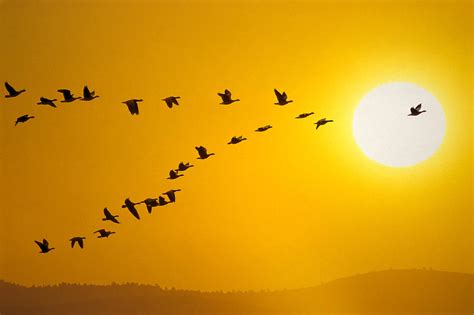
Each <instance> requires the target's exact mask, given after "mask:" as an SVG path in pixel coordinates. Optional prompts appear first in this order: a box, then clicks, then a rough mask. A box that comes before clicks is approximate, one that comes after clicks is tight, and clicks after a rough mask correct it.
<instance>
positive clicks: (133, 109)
mask: <svg viewBox="0 0 474 315" xmlns="http://www.w3.org/2000/svg"><path fill="white" fill-rule="evenodd" d="M138 102H143V100H142V99H135V98H134V99H131V100H128V101H125V102H122V103H123V104H125V105H127V107H128V110H129V111H130V114H132V115H138V114H139V111H138Z"/></svg>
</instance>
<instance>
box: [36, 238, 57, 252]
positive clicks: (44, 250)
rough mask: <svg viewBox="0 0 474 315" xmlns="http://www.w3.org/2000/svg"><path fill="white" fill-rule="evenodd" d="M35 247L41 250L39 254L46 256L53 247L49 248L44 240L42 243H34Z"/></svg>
mask: <svg viewBox="0 0 474 315" xmlns="http://www.w3.org/2000/svg"><path fill="white" fill-rule="evenodd" d="M35 243H36V245H38V246H39V248H40V249H41V251H40V253H41V254H46V253H47V252H49V251H52V250H53V249H54V247H49V242H48V241H47V240H46V239H45V238H44V239H43V242H39V241H35Z"/></svg>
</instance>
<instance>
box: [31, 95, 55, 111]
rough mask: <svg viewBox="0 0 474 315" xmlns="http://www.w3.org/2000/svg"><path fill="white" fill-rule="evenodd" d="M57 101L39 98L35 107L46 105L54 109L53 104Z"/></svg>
mask: <svg viewBox="0 0 474 315" xmlns="http://www.w3.org/2000/svg"><path fill="white" fill-rule="evenodd" d="M56 101H57V99H55V98H54V99H52V100H51V99H49V98H46V97H40V101H39V102H38V103H36V105H48V106H51V107H54V108H56V104H54V102H56Z"/></svg>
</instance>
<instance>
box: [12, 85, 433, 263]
mask: <svg viewBox="0 0 474 315" xmlns="http://www.w3.org/2000/svg"><path fill="white" fill-rule="evenodd" d="M5 88H6V90H7V92H8V94H7V95H5V97H6V98H12V97H17V96H19V95H20V94H22V93H24V92H26V90H25V89H22V90H16V89H15V88H13V87H12V86H11V85H10V84H9V83H8V82H5ZM58 92H59V93H61V94H62V95H63V100H61V102H63V103H70V102H73V101H76V100H81V101H92V100H94V99H95V98H98V97H99V96H98V95H96V94H95V92H94V91H90V90H89V88H88V87H87V86H85V87H84V89H83V96H82V97H75V96H74V95H73V94H72V93H71V91H70V90H67V89H60V90H58ZM274 93H275V96H276V98H277V102H276V103H274V104H275V105H279V106H284V105H287V104H289V103H291V102H293V101H292V100H288V96H287V94H286V93H285V92H283V93H280V92H279V91H278V90H277V89H274ZM217 95H218V96H219V97H220V98H221V99H222V102H221V103H220V104H222V105H230V104H232V103H234V102H238V101H240V99H233V98H232V93H231V92H230V91H229V90H227V89H226V90H225V91H224V93H217ZM178 99H180V97H179V96H169V97H166V98H164V99H162V101H164V102H165V103H166V106H167V107H168V108H170V109H171V108H173V106H177V105H179V102H178ZM142 101H143V100H142V99H130V100H127V101H124V102H122V103H123V104H125V105H127V108H128V110H129V111H130V114H132V115H138V114H139V107H138V103H139V102H142ZM54 102H57V99H48V98H46V97H40V99H39V102H38V103H37V105H47V106H51V107H54V108H56V104H55V103H54ZM421 106H422V105H421V104H418V105H417V106H416V107H411V108H410V114H409V115H408V116H418V115H420V114H421V113H424V112H426V111H425V110H421ZM311 115H314V112H309V113H302V114H300V115H298V116H297V117H295V118H296V119H303V118H306V117H309V116H311ZM32 118H35V116H30V115H28V114H26V115H22V116H20V117H18V118H17V119H16V122H15V126H16V125H17V124H18V123H25V122H27V121H28V120H30V119H32ZM330 122H333V120H331V119H326V118H321V119H319V120H318V121H317V122H315V123H314V124H315V125H316V129H318V128H319V127H320V126H323V125H325V124H327V123H330ZM270 128H272V126H271V125H265V126H262V127H259V128H257V129H255V132H264V131H267V130H268V129H270ZM245 140H247V138H245V137H243V136H234V137H232V138H231V139H230V141H229V142H228V143H227V144H238V143H240V142H242V141H245ZM195 149H196V151H197V153H198V158H197V159H201V160H205V159H207V158H209V157H210V156H212V155H214V153H208V151H207V149H206V148H205V147H203V146H198V147H195ZM191 167H194V165H192V164H190V163H189V162H186V163H185V162H180V163H179V165H178V168H176V169H172V170H170V171H169V177H168V178H167V179H169V180H174V179H177V178H179V177H181V176H184V175H183V174H181V173H183V172H185V171H186V170H187V169H189V168H191ZM179 191H181V190H180V189H171V190H169V191H167V192H165V193H163V194H162V195H160V196H158V198H147V199H145V200H142V201H140V202H133V201H131V200H130V199H129V198H127V199H125V201H124V204H123V205H122V208H127V210H128V211H129V212H130V213H131V214H132V215H133V216H134V217H135V218H136V219H138V220H139V219H140V214H139V212H138V210H137V208H136V207H135V206H136V205H139V204H145V206H146V209H147V211H148V213H150V214H151V213H152V210H153V208H154V207H159V206H165V205H167V204H169V203H174V202H175V201H176V193H177V192H179ZM164 196H166V197H167V198H168V200H166V198H165V197H164ZM103 214H104V217H103V218H102V220H103V221H110V222H113V223H115V224H119V223H120V222H119V221H118V219H117V218H118V217H119V216H118V215H114V214H112V213H111V212H110V211H109V210H108V209H107V208H104V210H103ZM114 233H115V232H113V231H108V230H106V229H100V230H97V231H95V232H94V234H98V236H97V238H108V237H109V236H110V235H112V234H114ZM85 239H86V238H85V237H83V236H75V237H73V238H71V239H70V240H69V241H70V243H71V247H72V248H74V246H75V244H78V245H79V247H80V248H84V240H85ZM35 243H36V244H37V245H38V247H39V248H40V253H43V254H45V253H48V252H50V251H51V250H53V249H55V248H54V247H50V245H49V242H48V240H46V239H43V241H37V240H35Z"/></svg>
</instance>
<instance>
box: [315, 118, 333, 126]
mask: <svg viewBox="0 0 474 315" xmlns="http://www.w3.org/2000/svg"><path fill="white" fill-rule="evenodd" d="M333 121H334V120H328V119H326V118H323V119H320V120H318V121H317V122H315V123H314V124H315V125H316V129H318V128H319V126H322V125H325V124H327V123H329V122H333Z"/></svg>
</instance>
